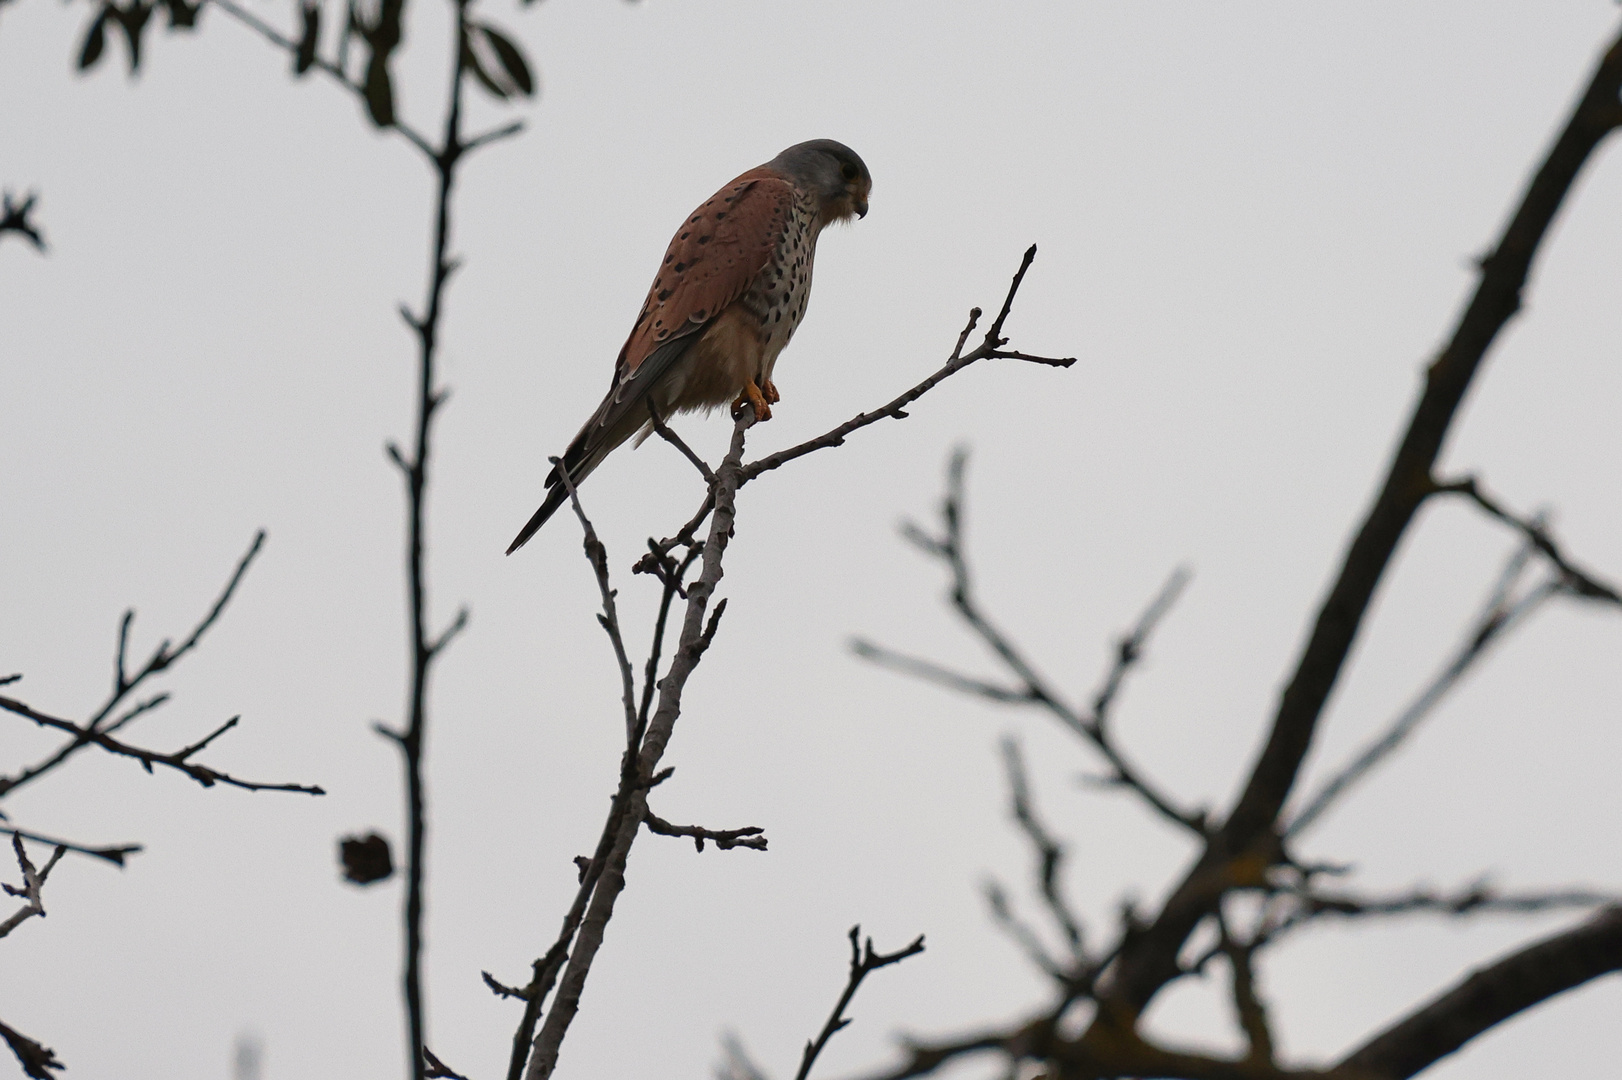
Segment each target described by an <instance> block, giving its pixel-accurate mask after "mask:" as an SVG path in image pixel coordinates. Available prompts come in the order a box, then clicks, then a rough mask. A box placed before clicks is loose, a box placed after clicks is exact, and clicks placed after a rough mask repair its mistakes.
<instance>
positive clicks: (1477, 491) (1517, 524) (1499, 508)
mask: <svg viewBox="0 0 1622 1080" xmlns="http://www.w3.org/2000/svg"><path fill="white" fill-rule="evenodd" d="M1435 491H1436V493H1437V494H1442V495H1463V496H1464V497H1465V498H1467V499H1469V500H1470V501H1472V502H1474V503H1475V504H1476V505H1477V506H1478V507H1480V508H1481V509H1482V510H1483V511H1485V512H1486V513H1487V514H1488V515H1489V516H1491V517H1494V518H1497V519H1498V520H1499V521H1502V522H1503V523H1504V524H1506V525H1508V526H1510V527H1511V528H1513V529H1515V530H1517V531H1518V532H1519V533H1520V534H1521V535H1522V536H1524V537H1525V538H1526V540H1527V542H1528V543H1530V544H1532V545H1533V546H1535V547H1536V548H1537V549H1538V551H1540V552H1542V553H1543V556H1544V557H1545V558H1547V559H1548V560H1549V561H1550V562H1552V563H1553V564H1554V565H1555V566H1556V567H1558V568H1559V570H1560V576H1561V578H1562V579H1563V581H1564V583H1565V584H1566V586H1567V587H1568V588H1569V589H1570V591H1571V592H1572V593H1574V594H1576V595H1577V596H1581V597H1585V598H1587V599H1590V600H1604V601H1607V602H1609V603H1612V604H1616V605H1618V606H1622V594H1619V593H1618V592H1617V590H1616V587H1615V586H1614V585H1609V584H1607V583H1605V582H1603V581H1600V580H1599V579H1598V578H1596V577H1594V576H1593V575H1592V574H1590V573H1588V572H1587V571H1585V570H1582V569H1580V568H1578V567H1577V566H1576V565H1574V564H1573V563H1572V562H1571V561H1570V560H1568V559H1567V558H1566V555H1565V553H1564V552H1563V551H1562V550H1561V549H1560V545H1559V544H1557V543H1556V542H1555V539H1554V537H1552V536H1551V535H1549V530H1548V528H1547V527H1545V525H1544V523H1543V519H1542V518H1541V517H1532V518H1523V517H1521V516H1520V515H1518V514H1516V513H1514V512H1512V511H1510V510H1508V509H1506V508H1505V507H1504V506H1503V504H1502V503H1500V502H1498V501H1497V500H1496V499H1494V498H1492V497H1491V496H1489V495H1488V494H1487V493H1486V492H1484V491H1482V490H1481V487H1480V485H1479V484H1478V483H1477V482H1476V478H1475V477H1473V476H1467V477H1465V478H1464V479H1462V480H1453V481H1448V482H1446V483H1438V484H1437V485H1436V488H1435Z"/></svg>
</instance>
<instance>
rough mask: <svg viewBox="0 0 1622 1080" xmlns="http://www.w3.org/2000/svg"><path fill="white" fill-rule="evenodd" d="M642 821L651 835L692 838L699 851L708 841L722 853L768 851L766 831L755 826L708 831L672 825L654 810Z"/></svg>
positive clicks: (697, 826)
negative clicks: (741, 850)
mask: <svg viewBox="0 0 1622 1080" xmlns="http://www.w3.org/2000/svg"><path fill="white" fill-rule="evenodd" d="M642 820H644V821H646V822H647V824H648V831H649V832H651V833H658V834H659V835H660V836H686V837H691V838H692V841H693V845H694V846H695V847H697V848H698V850H699V851H703V850H704V841H706V840H708V841H710V842H711V843H712V844H714V845H715V846H716V847H718V848H720V849H721V850H722V851H730V850H732V849H733V848H735V847H746V848H753V849H755V850H756V851H765V850H766V838H765V837H764V836H762V835H761V833H763V832H765V831H766V830H765V829H761V828H757V827H756V826H753V825H751V826H748V827H746V828H742V829H706V828H703V827H702V826H699V825H672V824H671V823H670V822H668V821H666V820H665V819H664V818H662V817H660V816H659V815H658V814H655V813H654V812H653V811H652V810H649V811H648V812H647V813H646V814H645V815H643V819H642Z"/></svg>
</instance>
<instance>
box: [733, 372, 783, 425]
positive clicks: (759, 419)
mask: <svg viewBox="0 0 1622 1080" xmlns="http://www.w3.org/2000/svg"><path fill="white" fill-rule="evenodd" d="M766 385H767V387H771V385H772V384H771V383H767V384H766ZM767 394H769V395H770V396H769V397H768V396H767ZM767 394H762V393H761V392H760V387H758V386H756V385H755V380H753V379H750V380H749V381H748V382H746V383H744V384H743V393H741V394H739V395H738V400H737V401H734V402H733V403H732V415H733V416H737V415H739V414H740V413H741V412H743V407H744V405H745V404H748V405H750V406H752V407H753V408H754V410H755V423H757V424H761V423H765V422H766V421H767V420H770V419H771V418H772V407H771V406H770V405H769V404H767V402H768V401H776V400H777V390H776V389H775V388H772V389H769V390H768V391H767Z"/></svg>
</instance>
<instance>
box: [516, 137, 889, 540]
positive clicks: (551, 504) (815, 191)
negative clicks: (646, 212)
mask: <svg viewBox="0 0 1622 1080" xmlns="http://www.w3.org/2000/svg"><path fill="white" fill-rule="evenodd" d="M872 186H873V178H872V177H871V176H869V175H868V172H867V166H866V165H864V164H863V163H862V159H861V158H859V157H857V156H856V152H855V151H854V150H852V149H850V147H848V146H844V145H842V144H840V143H836V142H834V141H833V140H832V139H814V140H812V141H811V142H804V143H800V144H799V145H797V146H791V147H789V148H788V149H787V150H784V151H783V152H782V153H781V154H778V155H777V156H776V157H774V158H772V160H770V161H768V162H767V163H766V164H764V165H762V166H760V167H759V168H755V169H750V170H749V171H748V172H746V173H744V174H743V175H742V176H740V177H738V178H737V179H736V180H734V181H732V182H731V183H730V184H728V185H726V186H725V187H723V188H722V189H721V190H720V191H717V192H716V193H715V194H714V195H713V196H711V197H710V198H709V199H708V200H707V201H706V202H705V203H704V204H703V205H702V206H700V207H698V208H697V209H695V210H694V211H693V212H692V213H691V214H688V215H687V220H685V221H683V222H682V225H681V228H680V229H678V230H677V231H676V236H675V239H673V240H671V241H670V247H669V249H668V250H666V251H665V261H664V262H663V263H662V264H661V265H660V267H659V272H658V274H657V275H656V276H655V277H654V279H653V287H652V288H651V289H649V290H648V298H647V299H646V300H645V301H643V303H642V310H641V312H640V313H639V314H638V315H637V317H636V323H635V324H634V325H633V326H632V327H631V336H630V337H628V338H627V339H626V340H625V346H624V348H622V349H620V354H619V359H618V360H617V361H615V363H614V381H613V384H612V385H611V386H610V387H609V391H608V396H607V397H605V398H603V403H602V404H601V405H599V406H597V411H596V412H594V413H592V415H591V419H590V420H587V421H586V426H585V427H583V428H581V429H580V434H578V435H576V436H575V437H574V441H573V442H571V443H570V444H569V449H568V450H567V451H565V452H564V455H563V468H566V469H568V471H569V480H570V482H571V483H572V484H579V483H580V482H581V481H582V480H584V479H585V478H586V477H587V476H588V475H589V474H590V473H591V471H592V470H593V469H595V468H596V467H597V466H598V465H600V464H601V463H602V460H603V459H604V458H605V457H607V456H608V455H609V453H610V452H611V451H612V450H613V449H614V448H615V447H617V446H619V445H620V444H621V443H623V442H624V441H625V440H626V439H629V438H630V437H631V436H632V435H635V434H636V433H637V431H638V429H641V432H642V434H641V436H640V438H638V440H637V443H638V445H640V443H641V441H642V439H645V438H647V437H648V434H649V433H650V432H651V431H652V430H653V421H652V414H651V413H650V411H649V410H650V407H651V408H652V409H654V410H657V413H658V416H659V418H660V419H661V420H663V419H664V418H666V417H669V416H672V415H674V414H676V413H680V412H692V411H694V410H697V409H705V410H709V409H714V408H715V407H716V406H718V405H726V404H729V403H730V404H731V405H732V407H733V409H734V410H738V409H741V408H743V407H744V406H745V405H748V406H749V407H751V408H753V409H754V411H755V419H756V420H757V421H758V420H770V419H771V415H772V410H771V406H772V404H773V403H774V402H776V401H777V400H779V395H778V393H777V387H776V386H774V385H772V368H773V367H774V366H775V365H776V363H777V354H778V353H780V352H782V351H783V346H785V345H787V344H788V342H789V338H791V337H793V336H794V330H795V328H796V327H797V326H799V324H800V320H801V319H803V318H804V317H805V304H806V300H807V299H808V298H809V297H810V295H811V259H812V256H814V255H815V254H816V249H817V236H818V234H820V233H821V232H822V230H823V229H824V228H825V227H826V226H828V225H830V224H832V223H833V222H836V221H848V220H850V219H851V218H852V217H864V216H866V214H867V197H868V192H869V191H870V190H871V189H872ZM546 486H547V488H548V489H549V490H548V491H547V493H546V501H545V502H543V503H542V504H541V508H540V509H539V510H537V511H535V516H534V517H532V518H530V519H529V522H528V523H527V524H526V525H525V526H524V527H523V529H522V530H521V531H520V532H519V533H518V536H517V538H516V539H514V540H513V542H512V546H511V547H509V548H508V549H507V554H509V555H511V554H512V553H513V552H514V551H517V550H518V549H519V548H520V547H522V546H523V544H524V542H525V541H527V540H528V539H529V538H530V537H532V536H534V535H535V532H536V530H538V529H539V528H540V527H541V526H542V525H544V524H546V519H547V518H549V517H551V516H552V514H553V513H554V512H555V511H556V510H557V508H558V507H560V506H562V505H563V504H564V502H565V501H567V499H568V497H569V495H568V490H567V489H566V488H565V487H564V486H563V483H562V482H561V477H560V476H559V473H558V468H557V466H554V467H553V469H552V471H551V473H550V474H548V475H547V478H546Z"/></svg>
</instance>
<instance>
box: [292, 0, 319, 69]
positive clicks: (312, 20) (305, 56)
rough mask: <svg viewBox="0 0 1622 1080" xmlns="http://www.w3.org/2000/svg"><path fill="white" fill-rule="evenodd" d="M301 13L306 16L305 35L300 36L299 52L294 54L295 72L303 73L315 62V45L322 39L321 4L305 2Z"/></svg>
mask: <svg viewBox="0 0 1622 1080" xmlns="http://www.w3.org/2000/svg"><path fill="white" fill-rule="evenodd" d="M299 14H300V15H302V16H303V18H304V36H303V37H301V38H299V41H298V52H297V53H295V54H294V56H293V74H294V75H303V74H304V73H305V72H306V71H309V70H310V66H311V65H312V64H314V63H315V46H316V43H317V42H318V41H320V39H321V5H320V4H311V3H305V4H303V5H301V7H300V10H299Z"/></svg>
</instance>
